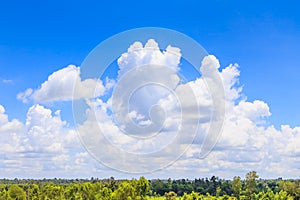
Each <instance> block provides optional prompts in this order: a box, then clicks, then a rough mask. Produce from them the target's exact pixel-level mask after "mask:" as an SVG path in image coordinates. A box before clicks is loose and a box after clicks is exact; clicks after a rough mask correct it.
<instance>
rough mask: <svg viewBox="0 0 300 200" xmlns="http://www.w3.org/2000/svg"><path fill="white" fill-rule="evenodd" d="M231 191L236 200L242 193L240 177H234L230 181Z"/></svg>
mask: <svg viewBox="0 0 300 200" xmlns="http://www.w3.org/2000/svg"><path fill="white" fill-rule="evenodd" d="M232 190H233V196H234V197H236V198H237V199H239V198H240V194H241V191H242V182H241V177H239V176H235V177H234V178H233V181H232Z"/></svg>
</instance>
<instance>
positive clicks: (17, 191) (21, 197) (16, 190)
mask: <svg viewBox="0 0 300 200" xmlns="http://www.w3.org/2000/svg"><path fill="white" fill-rule="evenodd" d="M8 196H9V197H10V198H11V199H15V200H26V194H25V192H24V190H23V189H22V188H20V187H19V186H18V185H11V186H10V187H9V189H8Z"/></svg>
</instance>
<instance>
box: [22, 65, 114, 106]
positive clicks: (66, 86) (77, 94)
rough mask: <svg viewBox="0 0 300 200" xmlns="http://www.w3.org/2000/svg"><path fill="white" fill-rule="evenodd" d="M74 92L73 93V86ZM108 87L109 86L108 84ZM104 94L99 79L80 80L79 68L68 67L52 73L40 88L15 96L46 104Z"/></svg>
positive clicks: (24, 100) (30, 89)
mask: <svg viewBox="0 0 300 200" xmlns="http://www.w3.org/2000/svg"><path fill="white" fill-rule="evenodd" d="M75 85H76V90H75V91H74V93H73V90H74V86H75ZM108 85H111V83H110V82H109V84H108ZM104 92H105V86H104V85H103V83H102V81H101V80H99V79H86V80H81V78H80V67H76V66H74V65H69V66H67V67H65V68H63V69H60V70H58V71H56V72H54V73H52V74H51V75H50V76H49V77H48V80H47V81H45V82H44V83H42V84H41V86H40V87H39V88H38V89H36V90H33V89H32V88H28V89H26V90H25V91H24V92H21V93H19V94H18V95H17V98H18V99H19V100H22V101H23V102H25V103H26V102H28V101H29V100H33V101H34V102H39V103H47V102H54V101H71V100H77V99H81V98H93V97H97V96H101V95H102V94H103V93H104Z"/></svg>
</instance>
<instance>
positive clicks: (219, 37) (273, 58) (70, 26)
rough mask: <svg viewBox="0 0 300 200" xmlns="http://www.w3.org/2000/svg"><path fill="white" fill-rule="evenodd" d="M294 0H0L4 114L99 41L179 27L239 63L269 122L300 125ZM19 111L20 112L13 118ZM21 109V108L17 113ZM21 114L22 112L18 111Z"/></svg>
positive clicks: (224, 61)
mask: <svg viewBox="0 0 300 200" xmlns="http://www.w3.org/2000/svg"><path fill="white" fill-rule="evenodd" d="M299 6H300V3H299V2H298V1H286V2H283V1H144V2H143V1H87V2H81V1H80V2H79V1H26V2H23V1H3V2H1V4H0V27H1V31H0V66H1V74H0V78H1V79H2V80H6V79H9V80H12V81H13V83H11V84H4V83H1V87H0V93H1V94H2V95H1V98H0V103H1V104H3V105H5V107H6V110H7V112H8V113H10V117H18V118H20V117H21V118H22V111H24V112H25V111H26V110H27V107H26V106H25V107H26V108H24V105H23V104H22V103H21V102H18V101H16V98H15V97H16V94H17V93H18V92H20V91H23V90H24V89H25V88H28V87H37V86H38V85H39V84H40V83H41V82H43V81H44V80H45V79H46V77H47V76H48V75H49V74H51V73H52V72H53V71H55V70H57V69H59V68H62V67H64V66H66V65H68V64H69V63H73V64H77V65H80V64H81V62H82V61H83V60H84V58H85V56H86V55H87V54H88V53H89V52H90V51H91V50H92V49H93V48H94V47H95V46H96V45H97V44H98V43H99V42H101V41H103V40H105V39H106V38H108V37H110V36H112V35H114V34H116V33H119V32H121V31H125V30H128V29H132V28H137V27H147V26H155V27H156V26H157V27H165V28H170V29H174V30H177V31H180V32H182V33H184V34H186V35H188V36H190V37H192V38H194V39H195V40H196V41H198V42H199V43H200V44H201V45H202V46H203V47H204V48H205V49H206V50H207V51H208V52H209V53H211V54H214V55H216V56H217V57H218V59H219V60H220V62H221V66H226V65H228V64H229V63H235V62H236V63H238V64H239V65H240V70H241V74H242V75H241V78H240V80H241V83H242V84H243V85H244V93H246V94H247V96H248V98H249V100H253V99H263V100H264V101H265V102H267V103H268V104H269V106H270V108H271V112H272V116H271V121H272V122H273V123H274V124H275V125H276V126H278V125H280V124H291V125H292V126H295V125H299V118H300V110H299V106H298V103H299V102H300V90H299V88H298V87H299V85H300V79H299V78H298V76H299V71H300V68H299V66H300V60H299V52H300V14H299V10H298V8H299ZM20 114H21V116H20ZM23 114H24V113H23ZM23 117H24V116H23Z"/></svg>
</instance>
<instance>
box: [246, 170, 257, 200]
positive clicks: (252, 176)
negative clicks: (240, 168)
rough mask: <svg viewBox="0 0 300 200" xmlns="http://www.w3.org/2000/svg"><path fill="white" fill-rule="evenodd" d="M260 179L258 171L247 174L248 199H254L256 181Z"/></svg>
mask: <svg viewBox="0 0 300 200" xmlns="http://www.w3.org/2000/svg"><path fill="white" fill-rule="evenodd" d="M257 178H258V175H257V173H256V171H251V172H248V173H247V174H246V195H247V198H248V199H250V200H252V199H254V193H255V192H256V187H257V183H256V179H257Z"/></svg>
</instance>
